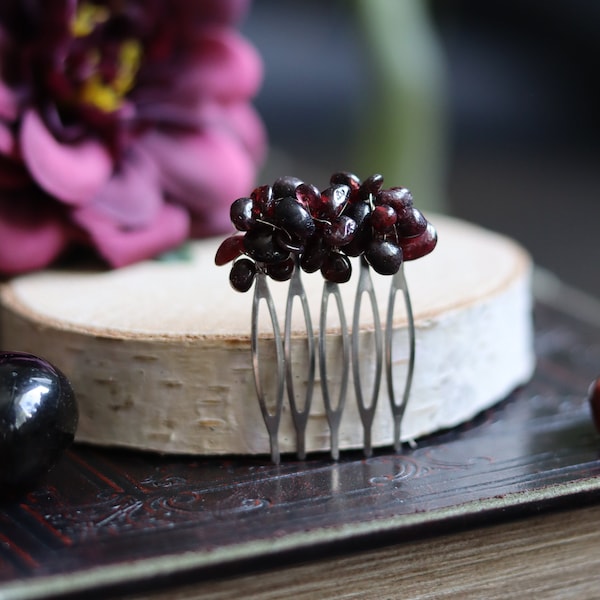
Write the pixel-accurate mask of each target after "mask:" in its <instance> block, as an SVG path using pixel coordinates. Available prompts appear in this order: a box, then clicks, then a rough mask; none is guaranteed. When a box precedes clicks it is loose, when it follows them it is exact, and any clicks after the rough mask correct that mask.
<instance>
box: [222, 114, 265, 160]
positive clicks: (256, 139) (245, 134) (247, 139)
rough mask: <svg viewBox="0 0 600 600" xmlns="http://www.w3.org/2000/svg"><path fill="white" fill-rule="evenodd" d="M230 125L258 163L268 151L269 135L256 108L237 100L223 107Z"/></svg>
mask: <svg viewBox="0 0 600 600" xmlns="http://www.w3.org/2000/svg"><path fill="white" fill-rule="evenodd" d="M223 111H224V112H225V114H226V119H227V121H228V122H229V127H230V128H231V129H232V130H233V131H235V133H236V135H237V136H238V138H239V139H240V141H241V143H242V144H243V145H244V147H245V148H246V150H247V152H248V153H249V154H250V156H251V157H252V158H253V160H254V161H255V163H256V164H257V165H260V164H262V162H263V161H264V159H265V156H266V153H267V135H266V132H265V128H264V125H263V122H262V121H261V119H260V117H259V116H258V114H257V112H256V110H255V109H254V107H253V106H252V105H251V104H248V103H247V102H236V103H234V104H228V105H226V106H224V107H223Z"/></svg>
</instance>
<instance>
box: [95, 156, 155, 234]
mask: <svg viewBox="0 0 600 600" xmlns="http://www.w3.org/2000/svg"><path fill="white" fill-rule="evenodd" d="M162 204H163V193H162V190H161V189H160V184H159V181H158V169H157V167H156V165H155V164H154V162H153V161H152V160H151V159H150V158H149V157H148V156H146V155H145V154H144V153H143V152H142V151H140V150H138V149H135V148H132V149H131V151H130V152H129V153H128V155H127V157H126V158H125V160H123V161H122V164H121V168H120V169H119V171H116V172H115V173H114V174H113V176H112V177H111V178H110V179H109V180H108V181H107V182H106V185H105V186H104V187H103V188H102V189H101V190H100V191H99V192H98V194H96V196H95V197H94V199H93V201H92V203H91V205H93V207H94V209H95V210H96V211H97V212H98V213H101V214H103V215H105V216H107V217H109V218H111V219H112V220H114V221H116V222H117V223H119V224H121V225H122V226H124V227H132V228H136V227H143V226H145V225H146V224H147V223H151V222H152V221H153V220H154V219H155V218H156V215H157V214H158V213H159V212H160V210H161V207H162Z"/></svg>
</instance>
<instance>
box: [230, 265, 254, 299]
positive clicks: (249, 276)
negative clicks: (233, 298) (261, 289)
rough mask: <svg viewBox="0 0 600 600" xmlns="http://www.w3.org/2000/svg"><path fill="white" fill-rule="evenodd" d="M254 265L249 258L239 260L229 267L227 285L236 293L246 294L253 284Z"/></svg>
mask: <svg viewBox="0 0 600 600" xmlns="http://www.w3.org/2000/svg"><path fill="white" fill-rule="evenodd" d="M255 277H256V265H255V264H254V262H252V261H251V260H250V259H249V258H240V259H239V260H236V261H235V262H234V263H233V265H232V266H231V271H230V272H229V283H230V284H231V287H232V288H233V289H234V290H235V291H236V292H247V291H248V290H249V289H250V288H251V287H252V284H253V283H254V278H255Z"/></svg>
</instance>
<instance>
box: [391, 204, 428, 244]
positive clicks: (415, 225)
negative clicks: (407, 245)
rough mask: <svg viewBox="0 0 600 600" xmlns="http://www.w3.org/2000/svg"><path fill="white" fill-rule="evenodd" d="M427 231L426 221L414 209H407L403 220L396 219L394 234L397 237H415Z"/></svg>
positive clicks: (418, 211) (416, 209) (421, 214)
mask: <svg viewBox="0 0 600 600" xmlns="http://www.w3.org/2000/svg"><path fill="white" fill-rule="evenodd" d="M426 229H427V219H426V218H425V217H424V216H423V213H422V212H421V211H420V210H419V209H418V208H414V207H410V208H408V209H407V212H406V214H405V215H404V217H403V218H398V221H397V223H396V232H397V234H398V236H399V237H416V236H418V235H421V234H422V233H423V232H424V231H425V230H426Z"/></svg>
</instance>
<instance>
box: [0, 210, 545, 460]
mask: <svg viewBox="0 0 600 600" xmlns="http://www.w3.org/2000/svg"><path fill="white" fill-rule="evenodd" d="M435 223H436V225H437V226H438V229H439V232H440V243H439V247H438V248H437V249H436V251H435V252H434V253H433V254H432V255H430V256H428V257H426V258H424V259H423V260H422V261H416V262H415V263H412V264H409V265H407V271H408V279H409V286H410V289H411V296H412V299H413V306H414V310H415V319H416V327H417V358H416V364H415V377H414V383H413V387H412V394H411V401H410V403H409V406H408V410H407V413H406V416H405V419H404V423H403V439H405V440H411V439H414V438H417V437H420V436H423V435H426V434H429V433H431V432H433V431H436V430H438V429H442V428H445V427H451V426H454V425H456V424H458V423H461V422H463V421H465V420H468V419H470V418H472V417H473V416H474V415H475V414H477V413H478V412H480V411H481V410H483V409H485V408H487V407H489V406H491V405H492V404H494V403H495V402H497V401H498V400H500V399H501V398H503V397H505V396H506V395H507V394H508V393H509V392H510V391H511V390H512V389H514V388H515V387H516V386H517V385H519V384H522V383H523V382H525V381H526V380H527V379H528V378H529V377H530V376H531V373H532V369H533V366H534V356H533V350H532V324H531V292H530V269H531V264H530V260H529V257H528V256H527V254H526V253H525V252H524V251H523V250H522V249H521V248H520V247H518V246H517V245H516V244H514V243H513V242H511V241H510V240H508V239H506V238H503V237H501V236H498V235H495V234H492V233H490V232H487V231H484V230H482V229H479V228H476V227H473V226H471V225H468V224H466V223H463V222H459V221H456V220H453V219H449V218H445V217H441V216H439V217H437V218H436V219H435ZM217 245H218V241H215V240H211V241H207V242H201V243H198V244H196V245H195V246H194V248H193V255H194V259H193V261H191V262H190V263H180V264H173V263H169V264H164V263H159V262H146V263H142V264H140V265H135V266H133V267H130V268H126V269H121V270H119V271H109V272H86V271H54V272H44V273H39V274H35V275H31V276H25V277H21V278H17V279H15V280H13V281H11V282H9V283H8V284H7V285H5V286H4V287H3V289H2V291H1V295H0V300H1V302H2V306H3V310H2V315H1V316H2V322H1V323H2V327H1V331H2V344H3V345H4V347H10V348H12V349H18V350H24V351H29V352H33V353H35V354H39V355H41V356H43V357H45V358H47V359H48V360H50V361H51V362H53V363H55V364H56V365H57V366H58V367H59V368H61V369H62V370H63V371H64V372H65V373H66V374H67V376H68V377H69V378H70V379H71V381H72V383H73V386H74V389H75V392H76V394H77V397H78V400H79V405H80V413H81V418H80V425H79V430H78V439H79V440H81V441H86V442H92V443H96V444H101V445H118V446H127V447H132V448H142V449H149V450H157V451H160V452H170V453H197V454H265V453H268V450H269V443H268V436H267V432H266V430H265V427H264V424H263V421H262V416H261V413H260V410H259V407H258V404H257V402H256V397H255V396H256V395H255V389H254V382H253V375H252V365H251V357H250V349H249V348H250V342H249V332H250V309H251V296H250V294H237V293H235V292H233V291H232V290H231V289H230V288H229V284H228V278H227V269H226V268H225V269H223V268H217V267H215V266H214V264H213V257H214V252H215V249H216V247H217ZM304 281H305V286H306V288H307V295H308V297H309V299H310V302H311V312H312V316H313V317H312V320H313V323H315V324H318V322H319V319H318V311H319V306H320V299H321V288H322V280H321V278H320V277H319V276H318V275H316V276H307V277H305V278H304ZM374 283H375V288H376V293H377V296H378V301H379V305H380V311H383V310H385V306H386V304H387V296H388V289H389V279H388V278H385V277H375V282H374ZM355 284H356V281H353V282H351V283H350V284H348V285H347V286H342V291H343V294H344V303H345V306H346V310H347V311H348V314H351V307H352V305H353V299H354V290H355ZM272 291H273V295H274V299H275V304H276V306H277V307H278V311H279V317H280V319H283V312H284V307H285V294H286V292H287V285H285V284H279V285H277V284H275V285H273V286H272ZM398 305H399V308H398V310H397V311H396V312H395V321H394V323H395V335H394V341H393V351H392V355H393V357H394V364H395V368H394V381H395V388H396V389H397V390H401V389H402V387H403V384H404V380H405V377H406V372H407V367H406V363H407V357H408V344H407V328H406V316H405V314H404V312H403V310H402V307H401V302H400V301H399V302H398ZM361 307H362V311H361V320H360V327H361V350H362V353H363V354H362V356H363V358H364V360H363V361H362V364H363V368H364V370H363V375H362V377H363V381H362V383H363V389H365V390H370V389H371V387H372V381H373V379H374V372H375V367H374V360H373V355H372V352H370V351H369V348H370V347H371V345H372V338H373V333H372V330H373V316H372V313H371V310H370V307H369V306H368V303H367V302H366V301H365V302H363V304H362V306H361ZM330 316H331V319H330V320H328V337H327V339H328V343H327V350H326V354H327V364H328V365H333V368H330V370H329V371H328V374H327V375H328V378H327V379H328V382H329V385H330V387H331V389H332V390H333V392H334V397H335V391H336V389H337V387H339V380H340V371H339V368H338V367H337V365H338V364H339V353H340V343H341V342H340V336H339V319H338V320H336V316H335V314H333V313H332V314H331V315H330ZM294 317H295V319H294V321H293V323H294V325H293V329H294V336H293V341H292V353H291V354H292V363H293V372H294V374H295V375H296V377H297V382H296V393H297V397H298V399H299V401H303V400H302V399H303V398H304V395H305V390H306V385H307V383H306V382H307V375H306V373H307V366H306V357H305V355H306V352H305V337H306V333H305V332H303V322H302V319H301V318H300V311H299V310H298V311H294ZM350 320H351V319H350ZM261 327H263V329H262V330H261V336H262V337H263V338H265V339H264V341H263V342H261V343H264V345H265V347H264V348H262V349H261V353H262V354H261V356H262V362H263V365H266V368H265V369H264V370H263V373H264V377H265V388H266V389H267V391H269V392H271V391H272V390H274V389H275V387H276V378H275V370H274V369H272V368H270V365H271V364H272V362H273V360H274V358H273V348H272V344H270V343H269V341H268V333H269V329H268V326H267V325H266V324H265V323H264V322H263V321H261ZM269 352H270V354H269ZM271 395H272V394H271ZM392 434H393V427H392V421H391V412H390V408H389V403H388V398H387V390H386V386H385V385H382V386H381V389H380V394H379V399H378V406H377V411H376V415H375V420H374V424H373V440H374V445H375V446H385V445H389V444H390V443H391V442H392ZM279 443H280V446H281V449H282V451H283V452H290V451H293V450H294V448H295V433H294V428H293V424H292V419H291V416H290V413H289V411H288V410H287V404H285V405H284V413H283V417H282V424H281V429H280V435H279ZM362 443H363V430H362V426H361V425H360V420H359V416H358V408H357V406H356V399H355V395H354V390H353V385H352V382H350V384H349V394H348V397H347V404H346V409H345V413H344V417H343V419H342V424H341V434H340V447H341V448H342V449H344V448H359V447H361V445H362ZM329 447H330V434H329V427H328V423H327V419H326V415H325V410H324V406H323V399H322V395H321V392H320V387H319V374H317V380H316V386H315V394H314V399H313V406H312V410H311V416H310V419H309V423H308V428H307V448H308V450H309V451H322V450H327V449H329Z"/></svg>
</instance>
